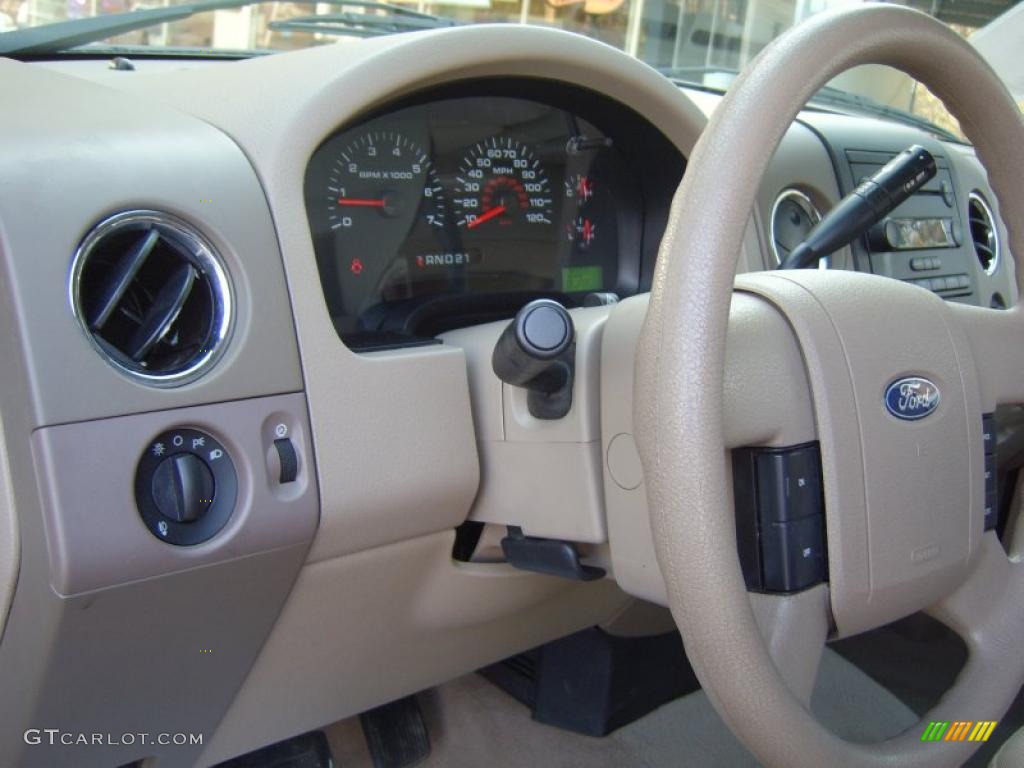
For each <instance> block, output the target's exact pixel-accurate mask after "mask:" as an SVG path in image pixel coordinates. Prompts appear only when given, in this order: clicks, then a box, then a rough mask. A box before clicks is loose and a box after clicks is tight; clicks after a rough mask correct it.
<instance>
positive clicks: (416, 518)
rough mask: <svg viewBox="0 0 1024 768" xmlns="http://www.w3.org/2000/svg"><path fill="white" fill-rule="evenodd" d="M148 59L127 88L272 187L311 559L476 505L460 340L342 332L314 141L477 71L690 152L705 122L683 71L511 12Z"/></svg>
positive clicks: (378, 541) (401, 534)
mask: <svg viewBox="0 0 1024 768" xmlns="http://www.w3.org/2000/svg"><path fill="white" fill-rule="evenodd" d="M138 74H139V75H140V76H139V77H137V78H125V79H124V80H123V81H117V84H118V87H121V88H125V89H130V90H132V91H135V92H137V93H138V94H139V96H140V98H146V99H158V100H159V101H160V102H165V103H166V102H170V103H172V104H174V105H176V106H177V107H178V108H179V109H181V110H183V111H185V112H188V113H191V114H195V115H198V116H200V117H201V118H203V119H204V120H206V121H208V122H210V123H212V124H214V125H216V126H217V127H219V128H220V129H221V130H223V131H224V132H226V133H227V134H228V135H229V136H231V137H232V138H233V139H234V140H235V141H236V142H237V143H238V145H239V146H240V147H241V148H242V150H243V151H244V152H245V154H246V155H247V156H248V158H249V160H250V161H251V162H252V164H253V167H254V168H255V170H256V173H257V175H258V176H259V178H260V180H261V182H262V184H263V186H264V189H265V191H266V195H267V201H268V203H269V205H270V210H271V214H272V216H273V220H274V223H275V226H276V229H277V235H278V238H279V241H280V245H281V251H282V254H283V257H284V266H285V272H286V275H287V280H288V286H289V291H290V293H291V300H292V307H293V309H294V313H295V323H296V332H297V336H298V341H299V348H300V352H301V359H302V369H303V375H304V379H305V384H306V392H307V396H308V400H309V409H310V416H311V422H312V424H313V440H314V448H315V453H316V461H317V469H318V476H319V480H320V491H321V499H322V507H323V508H322V515H321V523H320V530H319V533H318V535H317V538H316V541H315V543H314V545H313V549H312V551H311V554H310V559H311V561H312V562H317V561H321V560H327V559H330V558H333V557H337V556H339V555H344V554H348V553H352V552H357V551H360V550H364V549H368V548H371V547H377V546H381V545H383V544H385V543H388V542H394V541H399V540H402V539H408V538H411V537H414V536H421V535H424V534H427V533H430V532H432V531H439V530H443V529H445V528H451V527H454V526H455V525H457V524H458V523H460V522H461V521H462V520H464V519H465V518H466V516H467V514H468V511H469V509H470V506H471V504H472V502H473V499H474V497H475V495H476V493H477V488H478V484H479V472H480V470H479V466H478V460H477V452H476V439H475V434H474V425H473V423H472V421H471V418H470V413H471V409H470V398H469V388H468V386H467V380H466V358H465V355H464V354H463V353H462V352H461V351H460V350H457V349H452V348H450V347H436V348H423V349H419V350H415V351H406V352H392V353H380V354H374V355H356V354H354V353H353V352H351V351H350V350H349V349H348V348H347V347H345V346H344V345H343V344H342V343H341V342H340V341H339V339H338V336H337V334H336V333H335V330H334V327H333V325H332V323H331V319H330V317H329V316H328V313H327V308H326V306H325V303H324V298H323V293H322V290H321V286H320V279H319V275H318V272H317V267H316V260H315V257H314V254H313V248H312V241H311V238H310V233H309V225H308V221H307V218H306V210H305V202H304V199H303V193H302V190H303V175H304V172H305V168H306V164H307V162H308V159H309V157H310V155H311V154H312V152H313V150H314V149H315V148H316V147H317V146H318V145H319V143H320V142H321V141H322V140H323V139H324V138H325V137H326V136H327V135H329V134H330V133H331V132H332V131H335V130H337V129H338V128H340V127H342V126H344V125H345V124H346V123H349V122H351V121H352V120H354V119H355V118H357V117H358V116H359V115H361V114H365V113H366V112H367V111H368V110H371V109H373V108H375V107H378V106H382V105H383V104H385V103H387V102H392V101H394V100H396V99H398V98H400V97H402V96H403V95H406V94H409V93H412V92H415V91H420V90H423V89H426V88H430V87H431V86H437V85H441V84H450V83H451V82H453V81H457V80H462V79H466V78H483V77H511V76H515V77H537V78H543V79H556V80H559V81H564V82H566V83H570V84H574V85H578V86H581V87H584V88H590V89H592V90H595V91H598V92H600V93H602V94H604V95H606V96H608V97H610V98H612V99H618V100H620V101H622V102H624V103H626V104H629V105H630V106H631V107H632V108H633V109H634V110H636V111H638V112H640V113H641V114H643V115H644V116H645V117H646V118H647V119H648V120H650V121H651V122H652V123H654V125H656V126H657V127H658V128H659V129H660V130H661V131H663V132H664V133H665V135H666V136H667V137H668V138H669V139H670V140H671V141H672V142H673V143H674V144H675V145H676V146H677V147H679V149H680V150H681V151H682V152H683V153H684V155H685V154H686V153H688V152H689V150H690V148H691V147H692V146H693V144H694V142H695V141H696V139H697V136H698V135H699V133H700V130H701V128H702V127H703V125H704V122H705V120H704V116H703V115H702V114H701V113H700V111H699V110H697V108H696V107H694V106H693V104H692V103H691V102H690V101H689V100H688V99H686V98H681V97H680V94H679V91H678V89H677V88H676V87H675V86H673V85H672V84H671V83H670V82H669V81H668V80H667V79H666V78H664V77H662V76H660V75H658V74H657V73H656V72H654V71H653V70H652V69H650V68H649V67H647V66H645V65H644V64H641V63H640V62H638V61H636V60H635V59H632V58H630V57H628V56H626V55H625V54H623V53H621V52H618V51H615V50H614V49H612V48H610V47H607V46H602V45H595V44H594V42H593V41H590V40H587V39H586V38H583V37H580V36H578V35H572V34H569V33H564V32H559V31H554V30H549V29H540V28H536V27H526V26H515V25H494V26H486V25H485V26H473V27H465V28H456V29H451V30H441V31H437V32H432V33H427V34H423V35H396V36H393V37H387V38H379V39H373V40H367V41H364V42H360V43H358V44H351V45H345V44H338V45H325V46H318V47H314V48H310V49H308V50H303V51H296V52H292V53H289V54H288V55H286V56H273V57H265V58H255V59H250V60H248V61H244V62H238V63H237V65H234V64H233V65H232V66H230V67H217V68H212V67H204V68H199V69H195V70H183V71H181V72H160V73H157V74H154V75H150V76H147V75H145V74H143V73H138ZM253 83H258V84H259V85H258V88H254V86H253ZM296 83H303V84H307V85H308V87H302V88H297V87H295V84H296ZM353 83H358V84H359V85H358V87H353ZM224 94H235V96H233V97H231V98H225V97H224ZM239 95H244V97H243V96H239ZM399 468H400V469H399ZM383 489H387V493H383V492H382V490H383Z"/></svg>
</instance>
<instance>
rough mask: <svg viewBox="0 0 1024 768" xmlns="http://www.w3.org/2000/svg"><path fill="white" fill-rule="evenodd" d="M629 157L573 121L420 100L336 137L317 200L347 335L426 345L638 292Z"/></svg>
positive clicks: (360, 345)
mask: <svg viewBox="0 0 1024 768" xmlns="http://www.w3.org/2000/svg"><path fill="white" fill-rule="evenodd" d="M638 138H639V137H638ZM629 154H630V153H629V151H628V150H627V151H624V150H623V149H622V148H620V146H619V137H613V136H612V135H610V134H609V133H606V132H605V131H603V130H601V128H599V127H598V126H597V125H595V124H594V123H593V122H590V121H589V120H587V119H585V118H584V117H582V116H581V115H579V114H577V113H576V112H574V111H570V110H567V109H564V108H562V107H561V106H554V105H552V104H551V103H549V102H547V101H539V100H532V99H523V98H516V97H510V96H463V97H455V98H436V99H431V100H422V101H419V102H415V103H411V104H409V105H407V106H403V107H399V108H396V109H392V110H389V111H386V112H383V113H380V114H377V115H374V116H370V117H369V118H368V119H366V120H364V121H362V122H360V123H358V124H356V125H353V126H351V127H348V128H346V129H343V130H341V131H339V132H338V133H335V134H334V135H332V136H330V137H328V138H327V140H326V141H324V142H323V144H321V146H320V147H319V148H318V149H317V150H316V152H315V153H314V154H313V157H312V158H311V160H310V163H309V166H308V168H307V173H306V184H305V197H306V206H307V213H308V217H309V223H310V227H311V231H312V235H313V243H314V248H315V251H316V256H317V263H318V267H319V270H320V276H321V281H322V284H323V288H324V294H325V298H326V300H327V305H328V308H329V310H330V312H331V316H332V318H333V320H334V323H335V326H336V328H337V330H338V333H339V334H340V335H341V337H342V339H343V340H344V341H345V342H346V343H347V344H348V345H349V346H350V347H353V348H356V349H364V350H365V349H380V348H387V347H393V346H405V345H409V344H416V343H428V342H430V341H432V337H433V336H434V335H435V334H436V333H439V332H442V331H444V330H448V329H450V328H453V327H459V326H464V325H471V324H473V323H476V322H483V321H487V320H492V319H498V318H500V317H506V316H510V315H511V314H513V313H514V312H515V311H516V309H518V307H519V306H522V304H525V303H526V302H527V301H529V300H531V299H533V298H537V297H539V296H547V297H552V298H557V299H559V300H560V301H563V302H564V303H566V304H567V305H569V306H573V305H579V304H582V303H583V302H584V300H586V299H587V297H588V295H589V294H601V295H602V296H601V297H599V299H598V300H607V296H606V295H607V294H615V295H617V296H624V295H629V294H632V293H635V292H636V291H637V290H639V289H640V285H641V263H640V262H641V247H640V245H641V241H642V239H643V238H642V235H643V211H644V206H643V200H642V198H643V195H642V191H641V187H642V184H641V183H640V180H639V178H638V173H637V169H636V168H635V167H631V165H630V161H629ZM669 194H670V192H669Z"/></svg>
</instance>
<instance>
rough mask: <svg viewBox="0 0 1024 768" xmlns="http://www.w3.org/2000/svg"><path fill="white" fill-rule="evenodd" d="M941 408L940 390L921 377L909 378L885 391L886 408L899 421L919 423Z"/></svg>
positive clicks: (897, 382) (895, 383)
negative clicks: (918, 421)
mask: <svg viewBox="0 0 1024 768" xmlns="http://www.w3.org/2000/svg"><path fill="white" fill-rule="evenodd" d="M938 407H939V388H938V387H937V386H935V384H933V383H932V382H930V381H928V379H925V378H922V377H921V376H908V377H907V378H905V379H899V380H897V381H894V382H893V383H892V384H890V385H889V387H888V389H886V390H885V408H886V410H887V411H889V413H891V414H892V415H893V416H895V417H896V418H897V419H903V420H904V421H917V420H918V419H923V418H924V417H925V416H927V415H929V414H930V413H931V412H932V411H934V410H935V409H936V408H938Z"/></svg>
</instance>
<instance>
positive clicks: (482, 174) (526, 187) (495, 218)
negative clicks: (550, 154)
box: [454, 136, 554, 230]
mask: <svg viewBox="0 0 1024 768" xmlns="http://www.w3.org/2000/svg"><path fill="white" fill-rule="evenodd" d="M455 181H456V187H455V197H454V204H455V220H456V223H457V224H458V225H459V226H460V227H464V228H465V229H467V230H475V229H477V228H478V227H480V228H483V227H486V228H488V229H499V228H501V229H502V230H504V229H505V228H514V229H526V230H532V229H542V228H546V227H550V226H551V224H552V222H553V221H554V218H553V214H552V205H553V195H552V194H551V184H550V183H549V182H548V177H547V174H546V173H545V172H544V168H543V166H542V165H541V163H540V161H539V160H537V159H536V158H535V157H534V156H533V153H532V152H531V151H530V149H529V148H528V147H527V146H526V145H524V144H523V143H522V142H520V141H517V140H516V139H513V138H511V137H510V136H494V137H492V138H490V139H487V140H485V141H482V142H480V143H479V144H477V145H475V146H473V147H472V148H470V150H469V151H468V152H467V153H466V155H465V156H464V157H463V159H462V162H461V163H460V165H459V170H458V173H456V175H455Z"/></svg>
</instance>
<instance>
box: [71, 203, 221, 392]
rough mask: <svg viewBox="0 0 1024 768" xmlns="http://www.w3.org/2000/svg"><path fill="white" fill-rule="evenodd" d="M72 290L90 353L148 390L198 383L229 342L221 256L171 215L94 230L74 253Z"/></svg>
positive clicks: (137, 214)
mask: <svg viewBox="0 0 1024 768" xmlns="http://www.w3.org/2000/svg"><path fill="white" fill-rule="evenodd" d="M69 288H70V299H71V307H72V311H73V312H74V314H75V317H76V318H77V320H78V323H79V325H80V326H81V328H82V330H83V331H84V332H85V335H86V338H88V340H89V341H90V343H91V344H92V346H93V348H94V349H96V351H97V352H98V353H99V354H100V356H101V357H103V358H104V359H105V360H106V361H107V362H108V363H109V364H110V365H112V366H113V367H114V368H116V369H117V370H119V371H120V372H122V373H124V374H125V375H127V376H129V377H131V378H133V379H135V380H136V381H139V382H141V383H144V384H148V385H150V386H157V387H176V386H182V385H184V384H187V383H189V382H192V381H195V380H196V379H197V378H199V377H200V376H202V375H203V374H204V373H206V372H207V371H208V370H209V369H210V368H211V367H212V366H213V365H214V364H215V363H216V361H217V360H218V359H219V358H220V356H221V355H222V354H223V351H224V348H225V346H226V343H227V340H228V337H229V335H230V331H231V327H232V320H233V310H234V302H233V294H232V290H231V284H230V281H229V279H228V274H227V270H226V269H225V267H224V264H223V262H222V260H221V258H220V256H219V255H218V253H217V251H216V249H215V248H214V247H213V245H212V244H211V243H210V242H209V241H208V240H207V239H206V238H205V237H204V236H203V235H202V234H201V233H200V232H199V231H198V230H197V229H196V228H195V227H194V226H192V225H191V224H189V223H187V222H185V221H183V220H181V219H179V218H177V217H176V216H172V215H170V214H167V213H163V212H160V211H151V210H138V211H125V212H122V213H118V214H115V215H114V216H111V217H110V218H108V219H105V220H103V221H101V222H100V223H99V224H97V225H96V226H95V227H93V229H92V230H90V232H89V233H88V234H87V235H86V237H85V239H84V240H83V241H82V243H81V245H79V247H78V249H77V251H76V252H75V256H74V259H73V261H72V266H71V280H70V286H69Z"/></svg>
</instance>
